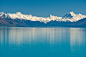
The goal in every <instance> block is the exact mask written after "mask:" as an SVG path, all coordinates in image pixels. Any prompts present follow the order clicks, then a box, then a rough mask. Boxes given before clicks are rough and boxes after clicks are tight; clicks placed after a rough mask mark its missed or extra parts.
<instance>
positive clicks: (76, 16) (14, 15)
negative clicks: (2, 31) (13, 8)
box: [0, 11, 86, 23]
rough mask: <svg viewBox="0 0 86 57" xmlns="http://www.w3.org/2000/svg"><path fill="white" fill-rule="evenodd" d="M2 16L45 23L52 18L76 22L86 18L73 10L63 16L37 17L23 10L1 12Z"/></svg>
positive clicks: (0, 15)
mask: <svg viewBox="0 0 86 57" xmlns="http://www.w3.org/2000/svg"><path fill="white" fill-rule="evenodd" d="M0 17H2V18H11V19H20V20H22V19H25V20H31V21H40V22H44V23H47V22H50V21H51V20H53V21H55V20H56V21H65V22H66V21H70V22H76V21H78V20H80V19H83V18H86V16H85V15H82V14H75V13H74V12H73V11H72V12H69V13H67V14H66V15H65V16H63V17H57V16H53V15H50V16H49V17H37V16H32V15H31V14H30V15H25V14H22V13H21V12H16V13H4V12H0Z"/></svg>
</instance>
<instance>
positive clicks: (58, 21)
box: [0, 11, 86, 27]
mask: <svg viewBox="0 0 86 57" xmlns="http://www.w3.org/2000/svg"><path fill="white" fill-rule="evenodd" d="M0 27H86V16H85V15H82V14H75V13H74V12H73V11H72V12H69V13H67V14H65V15H64V16H63V17H58V16H54V15H50V16H49V17H37V16H32V15H31V14H30V15H25V14H22V13H20V12H16V13H7V12H6V13H4V12H0Z"/></svg>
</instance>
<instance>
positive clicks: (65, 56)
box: [0, 27, 86, 57]
mask: <svg viewBox="0 0 86 57" xmlns="http://www.w3.org/2000/svg"><path fill="white" fill-rule="evenodd" d="M0 57H86V28H64V27H55V28H36V27H32V28H30V27H25V28H22V27H20V28H16V27H13V28H10V27H7V28H4V27H1V28H0Z"/></svg>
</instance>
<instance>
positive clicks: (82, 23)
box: [67, 18, 86, 27]
mask: <svg viewBox="0 0 86 57" xmlns="http://www.w3.org/2000/svg"><path fill="white" fill-rule="evenodd" d="M67 26H70V27H86V18H84V19H81V20H79V21H77V22H74V23H71V24H68V25H67Z"/></svg>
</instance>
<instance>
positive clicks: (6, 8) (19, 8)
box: [0, 0, 86, 17]
mask: <svg viewBox="0 0 86 57" xmlns="http://www.w3.org/2000/svg"><path fill="white" fill-rule="evenodd" d="M70 11H74V12H75V13H76V14H78V13H81V14H83V15H86V0H0V12H10V13H15V12H21V13H23V14H32V15H35V16H41V17H46V16H48V15H50V14H51V15H55V16H63V15H65V14H66V13H68V12H70Z"/></svg>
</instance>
